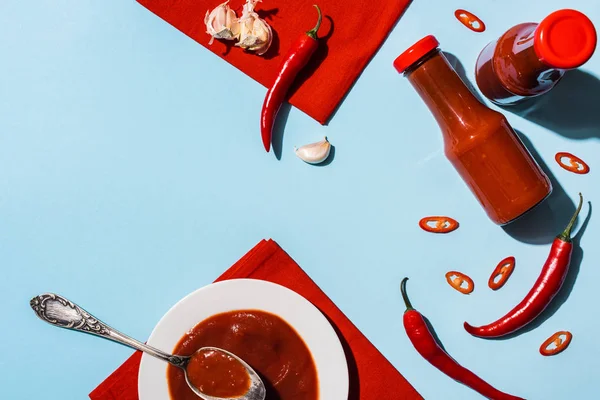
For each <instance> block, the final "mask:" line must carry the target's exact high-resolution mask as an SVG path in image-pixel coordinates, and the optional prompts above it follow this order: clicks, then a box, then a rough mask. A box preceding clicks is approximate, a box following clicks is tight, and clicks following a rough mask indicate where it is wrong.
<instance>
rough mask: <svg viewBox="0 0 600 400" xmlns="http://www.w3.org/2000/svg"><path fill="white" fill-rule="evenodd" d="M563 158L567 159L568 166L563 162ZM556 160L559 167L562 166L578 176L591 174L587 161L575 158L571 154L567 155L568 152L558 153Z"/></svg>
mask: <svg viewBox="0 0 600 400" xmlns="http://www.w3.org/2000/svg"><path fill="white" fill-rule="evenodd" d="M563 158H566V159H567V161H568V164H567V163H566V162H564V161H563ZM554 159H555V160H556V162H557V163H558V165H560V166H561V167H563V168H564V169H566V170H567V171H571V172H574V173H576V174H582V175H583V174H587V173H588V172H590V167H589V165H587V164H586V163H585V161H583V160H582V159H581V158H579V157H577V156H574V155H573V154H571V153H567V152H560V153H556V155H555V156H554Z"/></svg>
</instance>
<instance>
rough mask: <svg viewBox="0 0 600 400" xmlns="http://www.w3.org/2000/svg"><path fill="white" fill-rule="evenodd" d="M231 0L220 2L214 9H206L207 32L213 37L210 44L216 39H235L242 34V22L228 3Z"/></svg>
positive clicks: (205, 22)
mask: <svg viewBox="0 0 600 400" xmlns="http://www.w3.org/2000/svg"><path fill="white" fill-rule="evenodd" d="M227 3H229V0H228V1H226V2H225V3H222V4H219V5H218V6H217V7H215V8H214V10H212V11H206V16H205V17H204V24H205V25H206V33H208V34H209V35H210V36H212V37H211V39H210V42H209V44H212V43H213V41H214V40H215V39H224V40H235V39H237V38H238V37H239V36H240V23H239V20H238V18H237V15H236V14H235V11H233V10H232V9H231V8H230V7H229V6H228V5H227Z"/></svg>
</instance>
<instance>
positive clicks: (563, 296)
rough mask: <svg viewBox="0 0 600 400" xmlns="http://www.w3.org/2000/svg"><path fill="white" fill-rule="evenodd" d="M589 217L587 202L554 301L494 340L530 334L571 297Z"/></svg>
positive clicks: (589, 206) (589, 209)
mask: <svg viewBox="0 0 600 400" xmlns="http://www.w3.org/2000/svg"><path fill="white" fill-rule="evenodd" d="M591 217H592V203H591V202H589V201H588V214H587V216H586V217H585V220H584V221H583V224H582V225H581V228H579V231H578V232H577V234H576V235H575V236H574V237H573V254H572V255H571V263H570V266H569V272H568V273H567V276H566V278H565V281H564V283H563V285H562V287H561V289H560V291H559V292H558V293H557V294H556V296H555V297H554V299H552V302H551V303H550V304H549V305H548V307H546V309H545V310H544V311H543V312H542V313H541V314H540V315H539V316H538V317H537V318H536V319H534V320H533V321H532V322H531V323H530V324H528V325H526V326H524V327H523V329H520V330H518V331H516V332H514V333H511V334H510V335H507V336H503V337H500V338H495V339H494V340H507V339H511V338H514V337H516V336H519V335H521V334H523V333H527V332H531V331H532V330H534V329H536V328H538V327H539V326H541V325H542V324H543V323H544V322H546V321H547V320H548V319H549V318H550V317H552V316H553V315H554V314H555V313H556V312H557V311H558V309H559V308H560V307H561V306H562V305H563V304H564V303H565V302H566V301H567V299H568V298H569V296H570V295H571V292H572V291H573V288H574V287H575V281H577V276H578V275H579V270H580V269H581V262H582V261H583V249H582V248H581V246H580V243H581V236H582V235H583V234H584V232H585V230H586V229H587V226H588V224H589V222H590V218H591Z"/></svg>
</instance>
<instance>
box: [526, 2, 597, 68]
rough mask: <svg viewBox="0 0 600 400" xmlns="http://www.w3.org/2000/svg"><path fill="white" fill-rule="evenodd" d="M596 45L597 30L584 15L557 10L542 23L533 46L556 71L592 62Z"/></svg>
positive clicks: (537, 30)
mask: <svg viewBox="0 0 600 400" xmlns="http://www.w3.org/2000/svg"><path fill="white" fill-rule="evenodd" d="M596 41H597V38H596V28H594V24H593V23H592V21H590V19H589V18H588V17H587V16H586V15H585V14H583V13H581V12H579V11H575V10H558V11H555V12H553V13H552V14H550V15H549V16H547V17H546V18H544V20H543V21H542V22H540V24H539V25H538V27H537V28H536V30H535V38H534V41H533V45H534V49H535V53H536V54H537V56H538V57H539V58H540V60H541V61H542V62H544V63H546V64H548V65H550V66H551V67H554V68H560V69H571V68H577V67H579V66H581V65H582V64H584V63H585V62H586V61H587V60H589V59H590V57H591V56H592V54H594V50H595V49H596Z"/></svg>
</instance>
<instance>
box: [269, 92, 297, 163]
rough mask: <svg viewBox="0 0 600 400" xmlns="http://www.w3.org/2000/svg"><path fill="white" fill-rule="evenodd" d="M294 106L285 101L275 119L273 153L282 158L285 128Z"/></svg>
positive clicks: (272, 142) (272, 141) (272, 140)
mask: <svg viewBox="0 0 600 400" xmlns="http://www.w3.org/2000/svg"><path fill="white" fill-rule="evenodd" d="M291 109H292V106H291V105H290V103H288V102H284V103H283V104H282V105H281V108H280V109H279V112H278V113H277V118H276V119H275V125H273V136H272V137H271V146H273V154H275V158H277V159H278V160H281V153H282V149H283V130H284V129H285V125H286V124H287V120H288V117H289V116H290V111H291Z"/></svg>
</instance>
